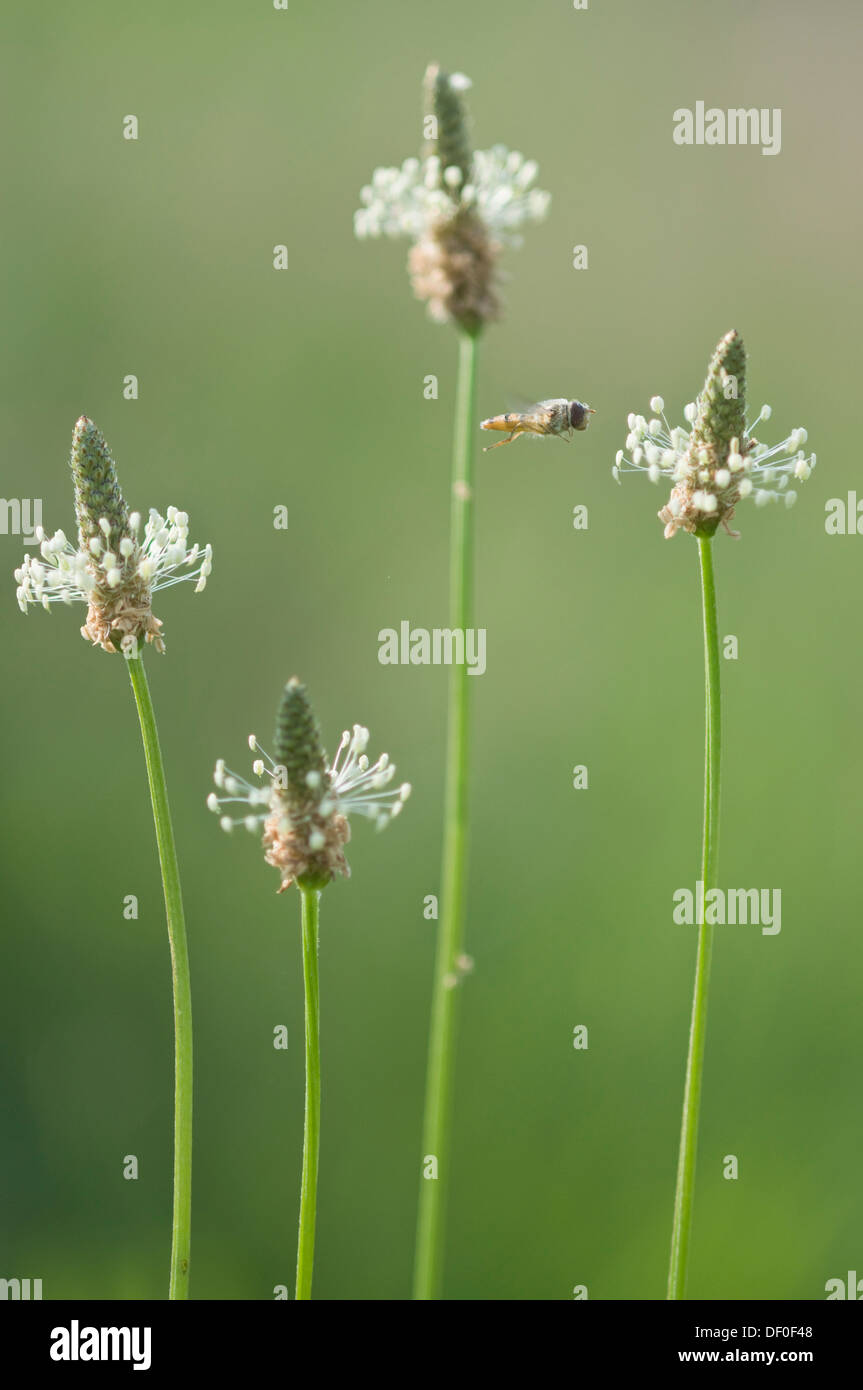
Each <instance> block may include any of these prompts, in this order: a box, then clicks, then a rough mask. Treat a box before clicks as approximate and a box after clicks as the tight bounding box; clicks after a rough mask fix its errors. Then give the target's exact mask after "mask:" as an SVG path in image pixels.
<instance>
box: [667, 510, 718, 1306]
mask: <svg viewBox="0 0 863 1390" xmlns="http://www.w3.org/2000/svg"><path fill="white" fill-rule="evenodd" d="M698 551H699V560H700V565H701V594H702V612H703V618H704V678H705V695H706V738H705V758H704V845H703V853H702V861H701V862H702V868H701V877H702V881H703V885H704V887H703V892H704V895H705V897H706V895H707V893H708V892H709V891H710V889H711V888H715V887H716V886H717V885H716V862H717V852H718V848H719V761H720V749H721V737H722V729H721V723H722V720H721V709H720V700H719V633H718V629H717V625H716V585H715V582H714V577H713V541H712V538H708V537H704V536H700V537H699V538H698ZM703 901H704V899H702V902H703ZM712 949H713V927H712V926H709V925H708V924H707V923H706V922H703V923H701V925H700V926H699V929H698V951H697V955H696V962H695V989H694V992H693V996H692V1020H691V1024H690V1032H689V1056H688V1058H687V1062H686V1085H685V1088H684V1092H683V1120H682V1124H681V1130H680V1154H679V1158H678V1164H677V1190H676V1192H675V1194H674V1223H673V1226H672V1231H671V1262H670V1265H669V1270H668V1297H669V1299H682V1298H684V1297H685V1290H686V1271H687V1265H688V1261H689V1237H690V1233H691V1230H692V1200H693V1195H694V1191H695V1159H696V1151H697V1147H698V1113H699V1109H700V1105H701V1077H702V1072H703V1070H704V1039H705V1035H706V1030H707V990H708V985H709V982H710V957H711V952H712Z"/></svg>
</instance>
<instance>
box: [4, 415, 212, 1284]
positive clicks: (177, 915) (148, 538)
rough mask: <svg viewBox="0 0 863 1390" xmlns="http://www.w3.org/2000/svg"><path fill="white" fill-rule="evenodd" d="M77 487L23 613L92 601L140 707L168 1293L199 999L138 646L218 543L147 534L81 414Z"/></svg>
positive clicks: (188, 1178) (183, 1202)
mask: <svg viewBox="0 0 863 1390" xmlns="http://www.w3.org/2000/svg"><path fill="white" fill-rule="evenodd" d="M69 463H70V467H71V470H72V481H73V483H74V487H75V518H76V521H77V523H78V539H77V544H76V545H75V544H73V543H72V542H71V541H70V540H68V539H67V537H66V533H65V532H64V531H55V532H54V535H53V536H48V535H46V533H45V531H44V530H43V529H42V527H41V526H40V527H38V528H37V531H36V540H37V541H38V543H39V554H38V556H36V555H29V554H28V555H25V556H24V562H23V564H22V565H20V566H19V567H18V569H16V571H15V581H16V584H17V586H18V587H17V598H18V604H19V607H20V608H21V611H22V612H23V613H27V612H28V611H29V610H30V608H33V607H37V606H38V607H41V608H45V609H46V610H47V611H48V612H50V610H51V605H52V604H62V605H63V606H64V607H67V606H68V607H71V606H73V605H74V604H76V603H80V604H86V606H87V617H86V621H85V622H84V624H83V626H82V628H81V636H82V637H84V638H85V639H86V641H88V642H90V643H91V644H92V645H93V646H94V647H99V648H101V650H102V651H104V652H107V653H108V654H109V655H111V656H113V657H116V656H117V653H118V652H122V654H123V657H124V658H125V660H126V664H127V665H128V668H129V676H130V678H131V681H132V690H133V692H134V695H135V702H136V704H137V707H138V718H139V721H140V724H141V737H142V738H143V741H144V754H145V757H146V762H147V776H148V778H149V782H150V799H151V801H152V805H153V819H154V821H155V825H156V841H157V844H158V848H159V862H160V865H161V869H162V885H163V890H164V894H165V909H166V912H167V918H168V939H169V943H170V948H171V974H172V979H173V996H174V1049H175V1051H174V1058H175V1060H174V1209H173V1227H172V1238H171V1275H170V1285H169V1294H168V1296H169V1298H172V1299H184V1298H188V1296H189V1242H190V1227H191V1210H192V999H191V992H190V987H189V956H188V950H187V947H186V927H185V922H184V919H183V899H182V896H181V894H180V875H179V871H178V868H177V852H176V849H175V847H174V832H173V829H172V826H171V812H170V810H169V807H168V792H167V788H166V785H165V769H164V767H163V765H162V754H161V752H160V749H159V735H158V733H157V731H156V718H155V715H154V713H153V702H152V700H151V698H150V690H149V686H148V684H147V675H146V672H145V670H144V666H143V663H142V661H141V658H140V655H139V652H140V650H141V648H142V647H143V646H144V644H146V643H150V644H151V645H152V646H153V647H154V648H155V650H156V651H157V652H164V650H165V639H164V634H163V632H162V621H161V619H160V618H157V617H155V616H154V614H153V610H152V599H153V595H154V594H156V593H159V592H160V591H161V590H162V589H168V588H173V586H174V585H176V584H181V583H184V582H186V581H192V582H194V585H195V592H196V593H200V592H201V591H202V590H203V589H205V588H206V586H207V580H208V578H209V575H210V572H211V570H212V568H213V551H212V547H211V546H209V545H206V546H204V547H203V549H202V548H201V547H200V546H199V545H197V544H195V545H192V546H190V545H189V518H188V515H187V514H186V512H183V511H180V510H179V509H178V508H177V507H168V508H167V511H166V512H165V515H164V516H163V515H162V514H161V513H160V512H158V511H156V509H155V507H151V508H150V512H149V516H148V519H147V521H146V523H145V524H144V534H143V537H142V536H141V534H140V532H141V520H142V518H141V515H140V513H139V512H131V511H130V510H129V508H128V506H127V505H126V499H125V497H124V496H123V493H122V491H121V489H120V484H119V481H118V478H117V469H116V466H115V464H114V460H113V458H112V456H111V451H110V450H109V448H108V445H107V443H106V442H105V439H104V436H103V435H102V432H101V430H99V429H98V428H97V426H96V425H95V424H94V423H93V421H92V420H90V419H88V417H87V416H86V415H82V416H81V417H80V418H79V419H78V421H77V422H76V424H75V431H74V434H73V435H72V452H71V457H70V460H69Z"/></svg>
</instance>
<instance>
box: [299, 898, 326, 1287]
mask: <svg viewBox="0 0 863 1390" xmlns="http://www.w3.org/2000/svg"><path fill="white" fill-rule="evenodd" d="M300 893H301V900H302V910H301V915H302V933H303V983H304V986H305V995H306V1104H305V1112H304V1121H303V1177H302V1186H301V1188H300V1232H299V1237H298V1240H297V1294H296V1296H297V1298H298V1299H299V1300H304V1299H310V1298H311V1296H312V1271H313V1267H314V1262H315V1217H316V1214H317V1208H318V1154H319V1152H320V1146H321V1024H320V987H319V982H318V950H319V935H318V921H319V911H320V901H321V894H320V889H318V888H301V889H300Z"/></svg>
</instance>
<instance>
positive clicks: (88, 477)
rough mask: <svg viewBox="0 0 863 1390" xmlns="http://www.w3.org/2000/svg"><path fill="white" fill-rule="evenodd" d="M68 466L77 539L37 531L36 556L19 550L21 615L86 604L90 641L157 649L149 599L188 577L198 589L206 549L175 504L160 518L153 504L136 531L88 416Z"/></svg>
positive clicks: (208, 555) (209, 556)
mask: <svg viewBox="0 0 863 1390" xmlns="http://www.w3.org/2000/svg"><path fill="white" fill-rule="evenodd" d="M70 463H71V467H72V477H73V481H74V485H75V516H76V519H77V522H78V544H77V546H75V545H73V544H72V543H71V541H69V540H67V538H66V534H65V532H64V531H56V532H55V533H54V535H53V536H47V535H46V534H45V532H44V530H43V529H42V527H38V528H37V531H36V539H37V540H38V541H39V556H38V557H37V556H32V555H25V556H24V563H23V564H22V565H21V566H20V567H19V568H18V569H16V571H15V579H16V581H17V584H18V605H19V607H20V609H21V611H22V612H23V613H26V612H27V609H28V608H29V607H30V606H31V605H32V604H41V605H42V607H43V608H45V609H47V610H48V611H50V609H51V604H52V603H65V604H71V603H86V604H87V620H86V622H85V623H84V626H83V627H82V628H81V635H82V637H85V638H87V640H88V641H90V642H92V643H93V645H94V646H100V647H102V649H103V650H104V651H106V652H116V651H117V650H118V648H120V649H123V650H127V651H128V650H129V644H130V643H134V644H137V642H139V641H146V642H151V643H152V644H153V646H154V647H155V648H156V650H157V651H158V652H163V651H164V650H165V643H164V640H163V638H162V632H161V629H162V623H161V621H160V620H159V619H158V618H156V617H154V616H153V611H152V607H151V602H152V596H153V594H154V593H157V592H158V591H159V590H160V589H167V588H169V587H170V586H171V585H172V584H180V583H182V582H183V581H185V580H194V581H195V592H196V593H200V592H201V590H202V589H203V588H205V586H206V583H207V578H208V576H209V574H210V571H211V569H212V564H213V552H212V547H211V546H209V545H207V546H205V547H204V549H203V550H201V549H200V548H199V547H198V546H197V545H193V546H191V547H190V546H189V542H188V536H189V518H188V516H187V514H186V513H185V512H181V511H178V510H177V508H176V507H169V508H168V510H167V513H166V515H165V516H162V515H161V514H160V513H159V512H157V511H155V509H152V508H151V510H150V515H149V517H148V519H147V521H146V523H145V525H144V534H143V537H142V536H141V517H140V515H139V514H138V513H137V512H130V511H129V509H128V507H127V505H126V500H125V498H124V496H123V494H122V492H121V490H120V484H119V482H118V481H117V470H116V467H115V465H114V460H113V458H112V457H111V454H110V451H109V449H108V446H107V444H106V443H105V440H104V438H103V436H102V434H101V432H100V431H99V430H98V429H97V428H96V426H95V425H94V424H93V421H92V420H88V419H87V417H86V415H82V416H81V418H80V419H79V420H78V422H77V424H76V425H75V433H74V435H73V436H72V456H71V460H70ZM133 649H134V648H133Z"/></svg>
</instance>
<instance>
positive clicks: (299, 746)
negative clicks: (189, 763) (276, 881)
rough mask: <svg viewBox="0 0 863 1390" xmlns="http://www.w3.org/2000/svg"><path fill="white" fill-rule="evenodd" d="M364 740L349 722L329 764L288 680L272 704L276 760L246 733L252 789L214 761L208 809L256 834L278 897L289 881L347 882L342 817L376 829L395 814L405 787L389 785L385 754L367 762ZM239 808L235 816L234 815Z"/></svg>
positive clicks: (363, 732)
mask: <svg viewBox="0 0 863 1390" xmlns="http://www.w3.org/2000/svg"><path fill="white" fill-rule="evenodd" d="M368 742H369V731H368V729H364V728H363V727H362V726H361V725H360V724H355V725H354V726H353V730H352V731H347V730H346V731H345V733H343V734H342V737H341V742H340V743H339V746H338V749H337V750H336V756H335V758H334V759H333V761H332V762H331V763H328V762H327V759H326V755H325V754H324V751H323V746H322V744H321V735H320V730H319V729H318V725H317V721H316V719H315V716H314V712H313V710H312V707H311V704H310V703H309V697H308V695H307V694H306V690H305V687H304V686H303V685H301V684H300V682H299V681H298V680H297V679H296V678H294V679H293V680H291V681H289V682H288V684H287V685H286V686H285V689H284V692H283V694H282V699H281V703H280V705H279V713H278V717H277V721H276V736H275V742H274V752H275V757H274V758H273V757H271V756H270V754H269V753H266V752H265V751H264V749H263V748H262V747H261V745H260V744H259V743H258V740H257V738H256V737H255V735H254V734H250V735H249V747H250V749H251V750H252V752H253V753H255V754H257V756H256V758H255V760H254V762H253V763H252V772H253V774H254V776H255V777H256V778H257V779H258V780H257V783H254V782H249V781H247V780H246V778H245V777H241V776H239V775H238V774H237V773H235V772H231V771H230V770H229V769H228V768H226V766H225V764H224V762H223V761H222V760H221V759H220V760H219V762H217V763H216V770H215V773H214V781H215V784H216V787H217V789H218V794H217V793H216V792H211V793H210V795H209V796H208V798H207V805H208V807H209V809H210V810H211V811H214V812H215V813H216V814H217V815H219V816H220V824H221V826H222V829H223V830H226V831H232V830H234V829H235V828H236V827H237V826H243V827H245V829H246V830H248V831H250V832H251V833H252V834H262V837H263V845H264V851H265V853H264V858H265V859H266V861H267V863H268V864H272V865H273V867H274V868H276V869H278V871H279V874H280V876H281V886H280V888H279V892H280V893H283V892H284V891H285V889H286V888H289V887H290V886H291V884H292V883H299V884H300V885H301V886H303V887H318V888H320V887H323V886H324V885H325V884H327V883H329V882H330V881H331V880H332V879H333V878H335V877H336V875H337V874H339V875H342V876H343V877H345V878H348V877H349V876H350V868H349V867H348V863H347V860H346V859H345V853H344V847H345V845H346V844H347V843H348V840H349V839H350V825H349V818H350V817H351V816H354V815H358V816H365V817H367V818H368V819H369V820H373V821H374V822H375V824H376V826H377V828H378V829H379V830H382V829H383V827H384V826H385V825H387V824H388V823H389V821H391V820H392V819H393V817H394V816H397V815H398V814H399V812H400V811H401V809H402V806H403V805H404V803H405V801H406V800H407V798H408V796H409V795H410V785H409V784H408V783H407V782H403V783H402V784H401V786H398V787H390V783H391V782H392V780H393V778H394V776H395V765H394V764H393V763H391V762H390V760H389V758H388V757H387V755H386V753H383V754H381V756H380V757H379V758H378V760H377V762H375V763H370V761H369V759H368V757H367V755H366V748H367V746H368ZM228 808H229V809H228ZM240 808H243V812H242V814H240V815H237V814H234V813H235V812H236V811H239V810H240Z"/></svg>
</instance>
